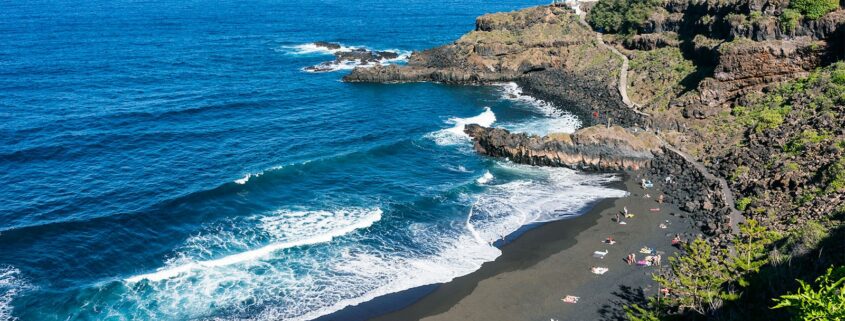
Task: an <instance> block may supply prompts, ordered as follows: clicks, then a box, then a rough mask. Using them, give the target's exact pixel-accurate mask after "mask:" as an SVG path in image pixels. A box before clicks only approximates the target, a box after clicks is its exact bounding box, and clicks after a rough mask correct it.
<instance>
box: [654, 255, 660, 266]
mask: <svg viewBox="0 0 845 321" xmlns="http://www.w3.org/2000/svg"><path fill="white" fill-rule="evenodd" d="M654 265H657V266H660V254H658V255H657V256H655V257H654Z"/></svg>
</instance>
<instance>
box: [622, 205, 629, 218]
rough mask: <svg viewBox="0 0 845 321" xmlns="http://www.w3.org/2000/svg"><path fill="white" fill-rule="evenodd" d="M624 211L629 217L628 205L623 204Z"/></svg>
mask: <svg viewBox="0 0 845 321" xmlns="http://www.w3.org/2000/svg"><path fill="white" fill-rule="evenodd" d="M622 212H624V213H625V216H626V217H627V216H628V207H627V206H622Z"/></svg>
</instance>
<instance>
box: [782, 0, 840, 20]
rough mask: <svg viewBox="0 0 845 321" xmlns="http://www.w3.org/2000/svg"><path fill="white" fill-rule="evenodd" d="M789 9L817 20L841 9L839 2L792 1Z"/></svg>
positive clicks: (835, 0) (833, 0)
mask: <svg viewBox="0 0 845 321" xmlns="http://www.w3.org/2000/svg"><path fill="white" fill-rule="evenodd" d="M789 8H791V9H795V10H798V11H800V12H801V13H802V14H804V15H805V16H806V17H807V18H809V19H811V20H816V19H818V18H821V16H823V15H825V14H827V13H828V12H831V11H833V10H836V9H837V8H839V1H838V0H792V1H790V2H789Z"/></svg>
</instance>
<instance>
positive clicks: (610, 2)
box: [587, 0, 661, 35]
mask: <svg viewBox="0 0 845 321" xmlns="http://www.w3.org/2000/svg"><path fill="white" fill-rule="evenodd" d="M660 4H661V1H660V0H601V1H599V2H598V3H596V6H595V7H593V9H592V10H591V11H590V14H589V15H588V16H587V21H588V22H589V23H590V25H591V26H593V28H597V29H602V30H604V32H608V33H622V34H629V35H631V34H636V33H637V29H638V28H639V27H641V26H642V25H643V24H644V23H645V22H646V20H647V19H648V17H649V15H651V14H653V13H655V12H656V11H658V9H659V6H660Z"/></svg>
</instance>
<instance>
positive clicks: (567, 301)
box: [560, 295, 581, 303]
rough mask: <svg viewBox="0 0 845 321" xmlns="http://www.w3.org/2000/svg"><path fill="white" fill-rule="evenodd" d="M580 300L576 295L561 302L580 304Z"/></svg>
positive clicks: (566, 297)
mask: <svg viewBox="0 0 845 321" xmlns="http://www.w3.org/2000/svg"><path fill="white" fill-rule="evenodd" d="M580 298H581V297H577V296H574V295H567V296H565V297H564V298H563V299H560V300H561V301H563V302H566V303H578V299H580Z"/></svg>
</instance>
